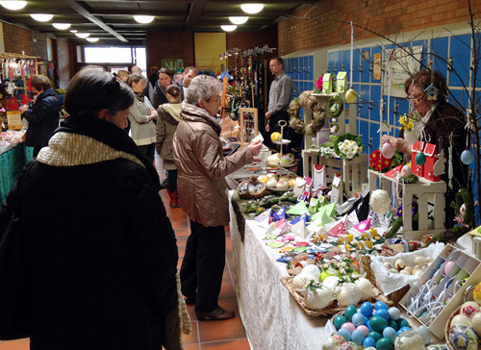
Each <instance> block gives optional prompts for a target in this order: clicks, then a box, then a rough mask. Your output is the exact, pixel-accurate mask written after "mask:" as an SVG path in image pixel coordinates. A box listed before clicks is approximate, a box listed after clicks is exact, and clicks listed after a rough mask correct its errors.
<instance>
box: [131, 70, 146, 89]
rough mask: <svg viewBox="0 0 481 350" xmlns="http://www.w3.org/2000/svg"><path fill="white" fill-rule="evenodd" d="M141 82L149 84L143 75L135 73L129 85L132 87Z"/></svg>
mask: <svg viewBox="0 0 481 350" xmlns="http://www.w3.org/2000/svg"><path fill="white" fill-rule="evenodd" d="M141 80H143V81H144V82H147V78H145V77H144V76H143V75H142V74H139V73H134V74H132V75H131V76H130V78H129V80H128V82H127V84H129V86H130V87H132V84H133V83H138V82H139V81H141Z"/></svg>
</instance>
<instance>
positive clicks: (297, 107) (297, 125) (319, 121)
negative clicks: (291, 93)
mask: <svg viewBox="0 0 481 350" xmlns="http://www.w3.org/2000/svg"><path fill="white" fill-rule="evenodd" d="M301 108H310V109H311V111H312V122H311V123H310V124H307V125H306V124H305V123H304V121H303V120H302V119H301V117H300V111H301ZM287 112H288V113H289V116H290V122H289V126H290V127H291V128H292V129H294V131H295V132H297V133H299V134H305V135H307V136H312V135H316V134H317V133H318V132H319V130H321V129H322V127H323V126H324V125H325V123H326V118H327V115H326V112H325V111H324V108H323V107H322V105H321V103H319V101H318V100H317V98H316V97H315V96H314V95H312V91H304V92H303V93H302V94H301V95H300V96H299V98H295V99H293V100H292V101H291V103H290V104H289V109H288V111H287Z"/></svg>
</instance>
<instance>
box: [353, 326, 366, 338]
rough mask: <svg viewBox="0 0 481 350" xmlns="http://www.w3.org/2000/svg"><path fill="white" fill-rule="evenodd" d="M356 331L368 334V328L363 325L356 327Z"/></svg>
mask: <svg viewBox="0 0 481 350" xmlns="http://www.w3.org/2000/svg"><path fill="white" fill-rule="evenodd" d="M356 329H357V330H358V331H361V332H362V334H364V336H365V337H367V335H368V334H369V328H367V327H366V326H365V325H363V324H362V325H360V326H358V327H357V328H356Z"/></svg>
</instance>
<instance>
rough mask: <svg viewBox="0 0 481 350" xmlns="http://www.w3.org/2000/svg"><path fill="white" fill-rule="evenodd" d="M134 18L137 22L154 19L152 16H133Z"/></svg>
mask: <svg viewBox="0 0 481 350" xmlns="http://www.w3.org/2000/svg"><path fill="white" fill-rule="evenodd" d="M134 19H135V20H136V21H137V22H139V23H142V24H147V23H150V22H152V21H153V20H154V16H134Z"/></svg>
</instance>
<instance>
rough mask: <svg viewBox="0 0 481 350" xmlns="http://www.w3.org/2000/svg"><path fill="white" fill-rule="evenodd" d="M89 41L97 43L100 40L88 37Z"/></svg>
mask: <svg viewBox="0 0 481 350" xmlns="http://www.w3.org/2000/svg"><path fill="white" fill-rule="evenodd" d="M87 41H90V42H91V43H96V42H97V41H99V38H87Z"/></svg>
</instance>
